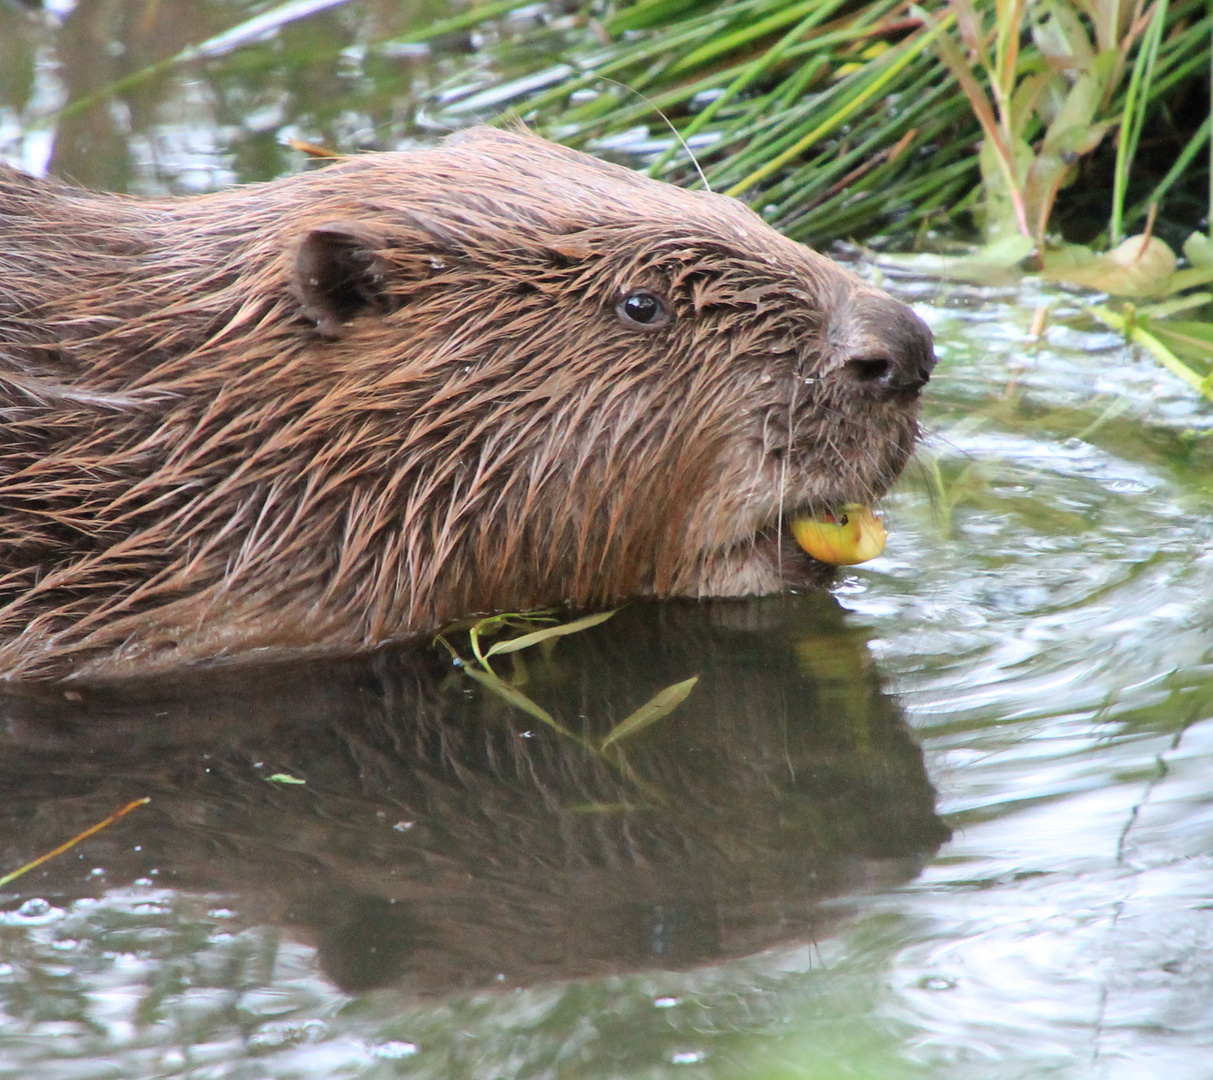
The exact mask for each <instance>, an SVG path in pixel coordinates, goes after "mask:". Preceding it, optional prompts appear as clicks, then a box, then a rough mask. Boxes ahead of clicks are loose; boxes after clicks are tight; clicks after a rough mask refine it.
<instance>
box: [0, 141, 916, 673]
mask: <svg viewBox="0 0 1213 1080" xmlns="http://www.w3.org/2000/svg"><path fill="white" fill-rule="evenodd" d="M636 288H645V289H648V290H650V291H651V292H653V293H655V294H659V295H661V296H662V297H664V298H665V300H666V303H667V306H668V307H669V308H670V310H671V312H672V314H673V316H674V318H673V320H672V321H671V322H670V324H669V325H668V326H664V327H661V328H658V329H652V328H647V327H639V326H636V325H635V324H629V323H628V322H627V320H626V319H624V318H623V317H621V315H620V314H619V311H618V305H619V301H620V298H621V296H623V295H624V294H626V293H627V292H628V291H629V290H632V289H636ZM889 357H892V360H889V359H888V358H889ZM932 362H933V359H932V357H931V343H930V335H929V333H928V332H927V331H926V329H925V327H923V326H922V324H921V323H920V322H919V321H918V320H917V318H916V317H915V316H913V315H912V314H911V313H910V312H909V310H908V309H906V308H905V307H904V306H902V305H900V304H898V303H897V302H896V301H893V300H891V299H890V298H888V297H887V296H885V295H884V294H882V293H879V292H877V291H875V290H873V289H871V288H869V287H868V286H866V285H865V284H863V283H862V282H861V281H860V280H859V279H857V278H856V277H854V276H853V275H852V274H850V273H849V272H847V271H845V270H843V269H841V268H839V267H838V266H837V265H836V264H834V263H833V262H831V261H829V260H828V259H826V258H824V257H822V256H820V255H818V254H816V253H814V252H812V251H810V250H808V249H807V248H804V247H803V246H801V245H798V244H795V243H793V242H791V241H789V240H787V239H785V238H783V237H782V236H780V235H779V234H778V233H776V232H775V231H774V230H772V229H770V228H769V227H768V226H766V225H765V224H764V223H763V222H762V221H761V220H760V219H759V218H758V217H757V216H755V215H754V214H753V213H751V212H750V211H748V210H747V209H745V208H744V207H743V206H741V205H740V204H739V203H737V202H735V201H733V200H730V199H727V198H725V197H723V196H717V195H709V194H700V193H692V192H687V191H682V190H679V189H677V188H673V187H671V186H669V185H665V184H661V183H658V182H655V181H652V180H648V179H645V178H643V177H641V176H638V175H636V174H634V173H631V172H629V171H627V170H625V169H622V168H619V167H616V166H612V165H608V164H604V163H602V162H598V161H595V160H594V159H591V158H588V157H585V156H583V155H580V154H577V153H574V152H572V151H569V150H565V149H563V148H560V147H556V146H553V145H552V144H550V143H546V142H544V141H542V140H540V139H538V138H535V137H533V136H530V135H526V134H523V133H503V132H497V131H490V130H479V131H476V132H472V133H468V134H465V135H462V136H460V137H458V138H456V139H454V140H450V141H448V142H447V143H445V144H443V145H442V146H440V147H438V148H435V149H432V150H425V151H417V152H407V153H391V154H370V155H365V156H361V157H356V158H351V159H345V160H342V161H339V162H337V163H335V164H332V165H328V166H326V167H324V168H321V169H318V170H316V171H314V172H311V173H307V174H304V175H301V176H295V177H291V178H287V179H284V180H280V181H275V182H272V183H269V184H261V185H251V186H246V187H239V188H233V189H231V190H228V191H223V192H219V193H217V194H213V195H206V196H201V197H193V198H182V199H173V200H142V199H131V198H124V197H119V196H113V195H102V194H96V193H90V192H85V191H80V190H77V189H74V188H70V187H67V186H64V185H60V184H58V183H56V182H53V181H46V180H39V179H34V178H31V177H27V176H25V175H24V174H22V173H19V172H16V171H15V170H9V169H4V170H3V171H0V676H3V677H8V678H41V677H65V676H69V675H73V674H75V675H80V674H86V675H95V674H112V673H125V672H128V671H144V670H151V669H156V668H163V667H170V666H176V665H179V664H184V663H191V662H195V661H198V660H202V659H205V658H210V657H216V656H221V655H233V654H244V653H248V652H249V651H250V650H273V651H276V650H283V649H288V650H295V649H305V648H315V649H321V650H326V651H341V650H353V649H359V648H365V647H370V646H373V645H375V644H378V643H380V642H384V641H388V640H393V639H400V638H405V637H408V636H410V635H415V634H419V633H423V632H426V631H429V630H432V629H434V628H436V627H439V626H441V625H443V624H444V623H447V622H449V621H451V620H453V619H456V618H459V617H462V616H465V615H468V614H471V613H475V612H482V611H489V610H518V609H526V608H534V607H537V606H545V605H549V604H554V603H568V604H570V605H572V606H574V607H579V608H581V607H594V606H600V605H607V604H612V603H615V602H617V601H619V600H621V599H623V598H626V597H629V596H637V595H656V596H672V595H687V596H702V595H744V594H752V593H759V592H770V591H773V590H777V589H779V588H782V587H784V586H785V585H788V584H793V585H794V584H796V583H797V582H800V581H804V580H807V579H808V577H810V576H811V574H812V565H811V560H808V558H807V556H804V555H802V554H801V553H799V552H797V551H794V550H793V545H792V544H791V542H790V540H787V539H786V532H785V531H784V530H783V525H784V522H785V521H786V518H787V516H788V515H789V514H790V513H792V512H794V511H796V510H800V509H804V508H807V507H817V508H822V507H828V506H833V505H836V504H838V503H840V502H851V501H868V500H870V499H872V498H875V497H877V496H879V495H880V494H881V493H882V492H883V491H884V490H885V489H886V488H887V486H888V485H889V484H890V483H891V481H892V480H893V479H894V477H895V476H896V475H897V473H898V472H899V471H900V469H901V467H902V465H903V464H904V462H905V460H906V458H907V456H908V454H909V453H910V451H911V449H912V447H913V443H914V439H915V436H916V431H917V424H916V397H917V393H918V389H919V388H920V387H921V385H922V383H923V382H925V380H926V377H927V375H928V373H929V371H930V365H931V363H932Z"/></svg>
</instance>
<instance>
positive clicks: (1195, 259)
mask: <svg viewBox="0 0 1213 1080" xmlns="http://www.w3.org/2000/svg"><path fill="white" fill-rule="evenodd" d="M1184 256H1185V258H1187V260H1188V262H1190V263H1191V264H1192V265H1193V266H1198V267H1200V268H1201V269H1202V270H1210V269H1213V239H1210V238H1209V237H1207V236H1205V234H1204V233H1198V232H1194V233H1193V234H1192V235H1191V236H1189V237H1188V238H1187V240H1185V241H1184Z"/></svg>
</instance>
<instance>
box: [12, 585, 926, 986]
mask: <svg viewBox="0 0 1213 1080" xmlns="http://www.w3.org/2000/svg"><path fill="white" fill-rule="evenodd" d="M523 655H524V656H527V657H528V659H527V660H526V666H525V686H526V691H527V693H528V694H530V695H531V696H532V697H533V698H534V699H535V700H536V701H539V702H540V703H541V704H543V705H544V706H545V707H546V708H547V709H548V710H549V711H550V712H552V713H553V714H554V715H555V716H557V717H561V718H563V719H564V721H565V722H566V723H567V724H569V725H571V726H572V727H573V728H574V730H575V732H576V733H577V734H579V735H583V736H585V737H587V739H593V740H595V741H597V740H598V739H600V738H601V736H602V735H603V734H605V733H606V731H607V730H609V728H610V726H612V725H613V724H614V723H616V722H618V721H619V720H620V719H622V718H623V717H624V716H626V715H627V714H628V713H629V712H631V711H632V710H633V709H635V708H636V707H637V706H639V705H640V704H642V703H643V702H644V701H645V700H647V699H648V698H649V697H651V696H652V694H653V693H654V692H655V691H656V690H658V689H660V688H661V687H662V686H664V685H667V684H669V683H673V682H676V681H679V680H682V679H686V678H688V677H689V676H691V675H694V674H698V675H699V676H700V682H699V684H698V685H697V687H696V688H695V690H694V692H693V693H692V695H691V697H690V698H689V699H688V700H687V701H686V702H685V703H684V704H683V705H682V706H680V707H679V709H678V710H676V711H675V712H674V713H673V714H671V715H670V716H668V717H666V718H665V719H663V720H662V721H659V722H658V723H657V724H655V725H653V726H652V727H650V728H648V729H646V730H645V731H643V732H640V733H638V734H637V735H635V736H633V737H630V738H628V739H626V740H625V741H624V743H623V744H622V745H623V750H622V751H621V752H620V753H619V754H618V755H616V754H614V753H611V752H607V753H601V754H600V753H596V752H594V751H592V750H590V749H589V748H587V747H586V746H584V745H581V744H579V743H578V742H575V741H572V740H570V739H568V738H566V737H564V736H562V735H560V734H558V733H556V732H554V731H553V730H551V729H550V728H548V727H546V726H544V725H542V724H539V723H537V722H536V721H534V720H532V719H531V718H529V717H527V716H526V715H525V714H523V713H520V712H518V711H517V710H516V709H514V708H512V707H511V706H509V705H507V704H505V703H504V702H502V701H501V700H500V699H499V698H497V697H496V696H494V695H493V694H492V693H490V692H489V691H486V690H484V689H483V688H481V687H480V686H479V685H478V684H476V683H474V682H473V681H472V680H470V679H469V678H467V677H466V676H464V675H462V674H461V673H460V672H459V671H458V669H456V668H453V667H451V665H450V664H449V662H444V661H443V660H442V658H441V657H439V656H438V654H437V652H436V651H435V652H434V653H432V654H429V655H424V656H417V655H409V654H383V655H379V656H377V657H374V658H371V659H369V660H365V661H350V662H343V663H330V664H317V663H311V664H307V665H301V666H298V667H293V666H284V667H279V668H274V669H270V670H255V671H251V672H247V673H241V672H239V671H235V670H229V671H216V672H212V673H209V674H205V675H200V676H197V677H194V678H191V679H189V680H184V681H177V682H172V683H163V682H160V683H155V684H148V685H139V686H125V687H121V688H115V689H108V690H106V689H93V690H87V689H86V690H83V691H77V690H72V691H69V694H70V695H71V698H72V699H73V700H65V699H64V695H63V694H62V693H61V692H59V691H48V692H46V693H44V694H41V695H33V694H30V695H25V696H17V695H10V696H8V697H7V698H6V699H4V700H3V702H2V703H0V716H2V717H3V728H2V731H3V734H0V789H2V790H4V791H5V792H7V793H8V796H7V797H6V799H5V803H4V806H3V807H2V808H0V838H3V840H2V843H0V865H4V866H6V867H14V866H18V865H21V864H22V863H23V862H25V861H27V860H28V859H30V858H32V857H33V856H35V855H37V854H39V853H40V852H41V851H43V850H49V849H50V848H51V847H54V846H56V845H57V844H58V843H60V842H62V840H63V839H64V838H66V837H68V836H70V835H72V834H74V833H76V832H78V831H80V829H81V828H83V827H85V826H87V825H88V824H90V823H91V822H92V821H94V820H99V819H101V818H103V817H105V816H106V815H107V814H109V813H110V812H112V811H113V810H114V809H115V808H117V807H118V806H120V805H122V804H123V803H125V802H127V801H130V800H132V799H135V798H140V797H143V796H149V797H150V798H151V800H152V801H151V804H150V805H149V806H148V807H147V808H145V809H142V810H140V811H137V812H134V813H132V814H131V815H130V816H128V817H126V818H124V819H123V820H122V821H121V822H119V823H117V824H115V825H114V826H112V827H111V828H110V829H109V830H108V831H107V832H105V833H102V834H100V835H99V836H97V837H95V838H93V839H90V840H88V841H86V842H85V843H84V844H83V845H82V847H81V849H80V851H79V852H78V855H79V856H81V857H78V858H68V859H60V860H58V861H55V862H52V863H50V864H48V865H47V866H46V867H45V868H44V869H40V870H38V871H36V872H34V873H31V874H30V875H28V876H26V877H23V878H21V879H19V880H18V881H16V882H14V883H13V886H10V891H11V890H12V889H13V888H14V887H15V888H16V894H15V895H10V898H9V899H8V901H7V903H6V905H5V906H6V907H7V908H8V909H9V910H16V909H19V908H20V906H21V904H22V903H23V902H24V901H25V900H26V899H28V898H29V897H31V896H37V897H39V898H41V899H43V900H46V901H48V902H49V903H51V904H53V905H55V906H58V907H63V906H64V905H66V904H70V903H71V902H72V901H76V900H78V899H80V898H81V897H102V896H105V895H106V893H107V892H108V891H109V890H113V889H125V888H129V887H130V886H131V884H132V883H133V882H135V881H137V880H141V879H143V880H154V881H155V882H156V884H157V885H158V886H160V887H166V888H171V889H172V890H174V891H175V892H178V893H182V894H203V895H206V896H210V897H216V896H221V897H222V900H223V904H224V905H225V906H227V907H229V908H231V909H232V910H233V911H234V912H235V913H236V916H237V918H238V919H239V920H240V921H242V922H245V923H254V922H255V923H259V924H266V925H272V926H275V927H279V928H281V929H282V931H283V932H284V933H285V934H286V935H287V936H289V937H292V938H296V939H298V940H300V941H303V942H307V943H310V944H314V945H315V947H316V950H317V956H318V962H319V967H320V969H321V970H322V971H323V973H324V975H325V976H326V977H327V978H328V979H330V980H331V981H332V982H334V983H335V984H336V985H337V986H339V987H340V988H342V989H343V990H346V991H363V990H367V989H371V988H374V987H377V986H383V985H389V984H390V985H397V986H403V987H407V988H408V989H409V990H411V991H414V992H418V993H423V994H448V993H451V992H453V991H466V990H469V989H475V988H485V987H494V988H502V987H515V986H527V985H533V984H535V983H539V982H549V981H556V980H565V979H571V978H583V977H587V976H593V977H598V976H602V975H606V974H613V973H625V972H631V971H638V970H644V969H648V968H660V969H678V968H684V967H688V966H692V965H698V964H704V963H709V962H716V961H720V960H722V959H727V958H730V957H739V956H745V955H748V954H751V953H754V952H757V951H759V950H762V949H765V948H769V947H771V946H773V945H776V944H780V943H786V942H789V941H809V940H812V939H813V938H814V937H815V936H820V935H821V934H823V933H828V932H829V929H828V928H829V923H830V921H831V919H832V918H833V916H823V915H821V913H820V912H819V910H818V908H819V902H820V901H821V900H823V899H825V898H829V897H833V896H839V895H848V894H854V893H856V892H862V891H866V890H868V889H871V888H873V887H881V886H886V885H888V884H891V883H895V882H897V881H900V880H904V879H906V878H908V877H910V876H912V875H913V874H914V873H915V872H917V870H918V869H919V868H920V866H921V865H922V863H923V861H924V860H925V859H927V858H929V857H930V856H931V855H932V854H933V853H934V852H935V850H936V849H937V848H938V846H939V844H940V843H941V842H942V841H943V840H944V839H946V837H947V836H948V830H947V828H946V827H945V826H944V825H943V824H942V823H941V822H940V821H939V819H938V818H937V817H936V816H935V812H934V792H933V789H932V788H931V786H930V783H929V782H928V780H927V776H926V773H925V770H924V768H923V760H922V753H921V751H920V749H919V748H918V746H917V745H916V744H915V743H914V741H913V740H912V739H911V737H910V735H909V733H908V731H907V729H906V728H905V726H904V724H903V722H902V719H901V716H900V714H899V712H898V710H897V708H896V706H895V705H894V704H893V703H892V701H891V700H890V699H889V698H888V697H887V696H886V695H885V694H884V693H882V691H881V689H880V686H879V683H878V680H877V677H876V674H875V671H874V669H873V667H872V665H871V663H870V661H869V658H868V655H867V652H866V650H865V648H864V643H863V640H862V638H861V637H859V636H857V635H855V634H854V633H853V632H849V631H847V630H846V629H844V628H843V626H842V624H841V617H840V612H839V610H838V609H837V607H836V605H835V604H834V602H833V601H832V599H830V598H828V597H825V596H822V597H809V598H802V599H800V600H799V601H797V600H773V601H770V602H767V603H763V604H751V605H737V604H716V605H695V604H688V605H667V606H662V607H657V606H651V605H636V606H633V607H631V608H628V609H625V610H624V611H622V612H620V613H619V614H618V615H616V616H615V618H614V619H612V620H611V621H610V622H608V623H606V624H604V625H603V626H601V627H599V628H596V629H594V630H592V631H586V632H584V633H582V634H578V635H576V636H573V637H569V638H566V639H564V640H562V641H560V642H559V643H558V644H557V645H556V646H555V647H554V648H552V649H551V650H550V651H547V652H546V653H545V654H539V653H538V652H537V651H536V650H532V654H523ZM521 670H522V669H521V668H520V669H519V671H521ZM516 677H517V675H516ZM275 774H285V775H289V776H291V777H294V778H296V779H298V780H303V781H305V783H303V784H289V783H282V782H277V781H271V780H270V779H269V778H270V777H271V776H272V775H275ZM98 867H100V868H102V870H103V872H102V873H98V872H97V868H98ZM158 917H159V913H158ZM9 944H10V945H12V944H13V943H12V942H9Z"/></svg>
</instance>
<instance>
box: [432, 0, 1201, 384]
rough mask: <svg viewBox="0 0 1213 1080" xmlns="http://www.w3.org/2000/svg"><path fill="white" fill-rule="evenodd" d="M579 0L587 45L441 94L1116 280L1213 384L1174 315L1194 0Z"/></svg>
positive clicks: (1196, 142) (886, 234) (885, 223)
mask: <svg viewBox="0 0 1213 1080" xmlns="http://www.w3.org/2000/svg"><path fill="white" fill-rule="evenodd" d="M504 6H505V5H501V4H493V5H488V6H486V7H484V8H480V9H477V8H472V9H470V11H469V12H468V13H466V14H465V15H463V16H461V17H460V18H459V19H458V20H457V21H456V22H457V25H456V22H448V23H447V24H444V25H440V26H438V27H436V28H433V30H432V31H431V33H433V32H443V33H450V32H451V31H452V30H453V29H457V28H463V27H466V26H467V25H468V23H469V20H471V19H473V18H475V17H476V12H477V11H478V10H479V11H481V12H484V13H494V14H500V10H501V8H502V7H504ZM596 10H597V9H596V7H595V6H594V5H591V7H590V8H588V9H586V12H587V13H584V17H585V18H586V19H587V26H588V27H589V28H590V29H591V30H592V31H593V37H592V39H590V40H586V39H581V40H579V41H578V40H577V39H574V40H575V44H573V45H572V46H571V47H569V48H566V50H565V52H564V54H563V55H562V56H561V62H560V63H559V64H556V65H553V64H552V62H551V59H550V58H549V59H548V60H547V61H546V63H547V66H546V67H544V68H542V69H536V70H528V71H527V72H526V73H525V74H523V75H521V76H515V77H514V78H513V79H512V80H502V81H500V82H497V83H490V84H489V85H487V86H486V85H485V84H483V83H482V84H481V85H480V86H479V88H478V90H477V93H476V94H474V95H472V96H471V97H470V98H467V99H466V100H464V101H462V102H461V101H459V100H457V99H456V100H455V102H454V104H453V105H452V106H451V107H450V108H449V110H448V111H449V112H451V113H453V114H456V115H459V114H462V115H471V114H474V113H475V112H476V109H477V108H478V107H481V108H484V107H488V106H491V110H492V111H493V112H495V113H500V111H501V110H502V109H503V108H505V107H509V108H511V109H512V110H514V112H516V113H517V114H518V115H521V116H522V117H523V118H524V119H525V120H526V121H527V122H528V123H531V124H532V125H534V126H535V127H537V128H538V129H539V130H541V131H543V132H545V133H547V134H549V135H551V136H553V137H555V138H557V139H559V140H560V141H562V142H564V143H567V144H569V145H574V146H581V147H584V148H587V149H590V150H593V151H595V152H598V153H603V152H607V153H610V152H612V151H616V152H623V153H626V154H627V155H628V156H629V158H630V159H631V160H636V159H637V158H639V160H641V161H642V162H643V163H644V164H645V165H646V167H647V168H648V171H649V172H650V173H652V174H653V175H656V176H660V177H662V178H665V179H669V180H673V181H676V182H678V183H682V184H687V185H692V186H694V185H698V184H707V185H709V186H711V187H712V188H713V189H714V190H717V191H725V192H728V193H730V194H733V195H737V196H740V197H742V198H744V199H746V200H747V201H750V202H751V203H752V204H753V205H755V207H756V208H758V209H759V210H760V211H761V212H762V213H763V214H764V215H765V216H766V217H767V218H768V219H770V220H771V221H772V222H774V223H775V224H776V225H777V226H778V227H779V228H781V229H783V230H784V231H785V232H787V233H788V234H789V235H791V236H793V237H795V238H797V239H800V240H804V241H806V242H809V243H822V242H828V241H830V240H834V239H838V238H845V237H863V236H869V235H872V234H875V233H879V234H880V236H881V238H882V243H884V244H891V245H893V246H896V247H899V248H902V249H904V248H907V247H910V248H918V249H920V250H921V249H927V250H934V251H936V252H937V253H938V252H941V251H946V250H947V243H948V241H949V240H953V239H956V238H958V237H963V238H966V239H969V240H972V239H973V238H977V239H978V240H979V242H980V245H981V246H980V247H979V248H978V250H977V251H976V252H973V251H969V252H967V253H966V254H965V255H964V256H963V257H952V258H947V257H944V258H939V257H937V258H935V259H933V260H931V261H929V262H924V261H922V260H919V261H918V262H917V263H916V264H915V266H916V268H917V269H919V270H925V271H927V272H934V273H940V274H945V275H949V276H959V277H972V278H976V279H979V280H981V279H983V278H986V277H989V276H990V275H993V274H1004V275H1005V274H1006V273H1007V272H1019V271H1026V272H1035V273H1039V274H1041V275H1042V276H1044V277H1046V278H1049V279H1052V280H1056V281H1060V282H1063V283H1067V284H1072V285H1077V286H1084V287H1089V288H1092V289H1095V290H1098V291H1101V292H1106V293H1110V294H1112V295H1113V296H1118V297H1123V298H1128V299H1129V300H1131V301H1133V302H1135V304H1134V305H1120V306H1118V308H1117V310H1115V311H1110V310H1109V309H1107V308H1102V307H1101V308H1093V309H1092V312H1093V314H1095V315H1096V316H1097V317H1099V318H1103V319H1104V320H1105V321H1107V322H1109V324H1110V325H1115V326H1116V327H1117V328H1118V329H1121V330H1123V331H1124V332H1125V333H1126V334H1128V335H1129V336H1131V337H1137V338H1138V339H1139V341H1140V342H1141V343H1142V344H1144V345H1145V346H1146V347H1147V348H1148V349H1149V350H1150V351H1151V352H1152V353H1153V354H1154V355H1155V356H1156V357H1158V358H1159V359H1160V360H1161V361H1162V362H1163V363H1164V364H1166V365H1167V366H1168V367H1170V368H1171V369H1172V370H1174V371H1176V372H1177V373H1178V374H1180V375H1181V377H1183V378H1185V379H1186V380H1187V381H1188V382H1189V383H1190V384H1191V385H1193V387H1194V388H1196V389H1197V390H1198V391H1199V392H1201V393H1203V394H1205V395H1206V396H1208V397H1210V398H1213V388H1211V376H1210V372H1211V371H1213V325H1210V324H1209V323H1207V322H1202V321H1199V320H1194V319H1186V320H1179V321H1176V318H1175V316H1176V315H1178V314H1182V313H1184V312H1189V313H1191V312H1192V311H1194V310H1195V309H1199V308H1201V307H1203V306H1205V305H1206V304H1208V303H1209V301H1210V299H1211V295H1210V293H1209V291H1208V286H1209V285H1210V283H1211V282H1213V242H1210V240H1209V237H1208V235H1207V230H1208V221H1209V207H1210V199H1211V198H1213V192H1211V188H1210V178H1211V177H1213V172H1211V171H1210V169H1209V164H1208V162H1209V150H1210V109H1209V101H1210V58H1211V54H1213V50H1211V49H1210V38H1211V35H1213V8H1211V7H1210V5H1209V4H1208V3H1207V0H1032V2H1030V0H934V2H926V3H923V4H921V5H920V4H915V3H907V2H905V0H867V2H863V3H855V2H852V0H639V2H638V3H635V4H631V5H626V6H620V7H618V8H615V9H611V10H610V11H609V12H608V13H606V14H605V15H604V16H603V17H602V18H601V21H595V16H594V15H593V14H592V12H594V11H596ZM510 47H511V46H510V42H509V40H508V38H507V39H506V40H504V41H503V42H502V43H501V44H500V45H499V46H498V48H499V49H501V50H502V51H508V49H509V48H510ZM515 70H517V69H516V68H515ZM1202 227H1203V231H1202ZM941 237H942V238H943V239H941Z"/></svg>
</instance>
